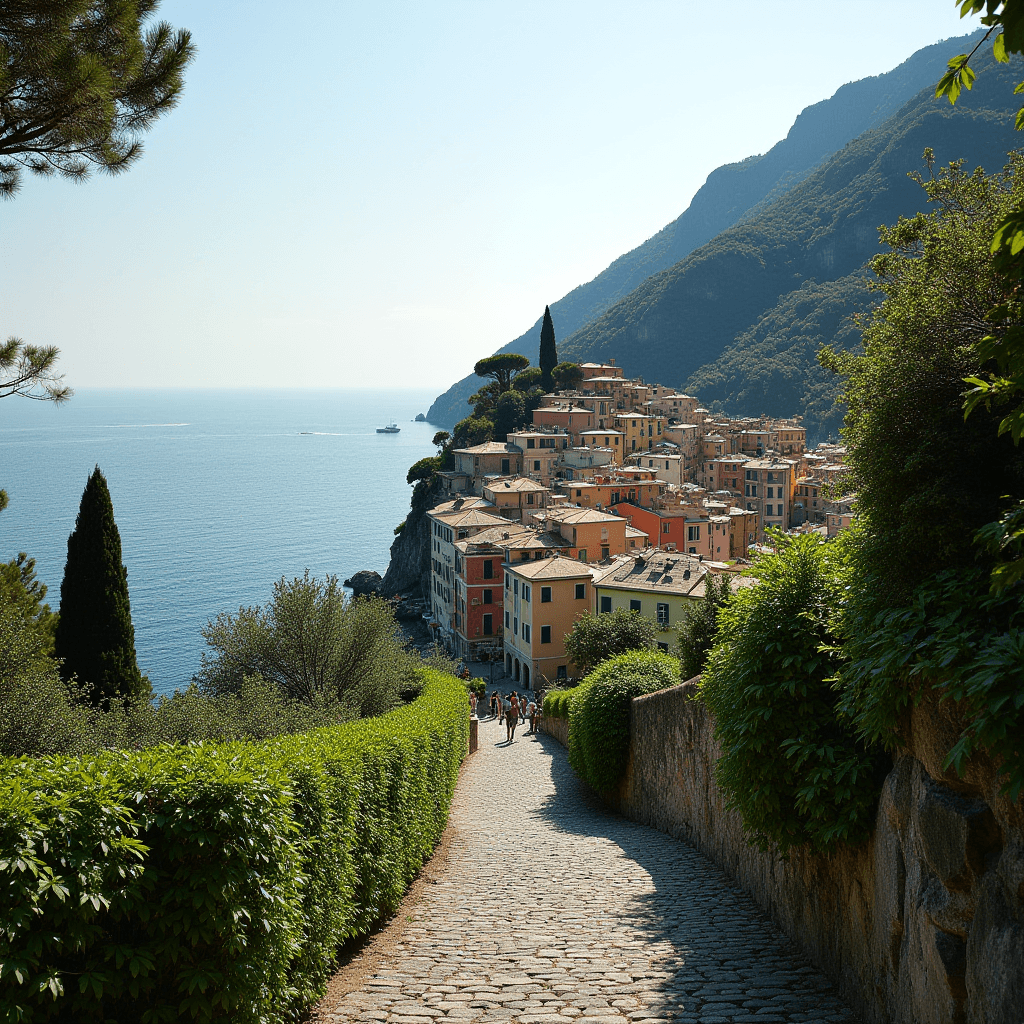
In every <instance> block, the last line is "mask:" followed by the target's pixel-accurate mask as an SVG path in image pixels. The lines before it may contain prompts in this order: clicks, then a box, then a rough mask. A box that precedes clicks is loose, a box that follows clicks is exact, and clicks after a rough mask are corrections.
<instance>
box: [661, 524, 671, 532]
mask: <svg viewBox="0 0 1024 1024" xmlns="http://www.w3.org/2000/svg"><path fill="white" fill-rule="evenodd" d="M671 531H672V524H671V523H662V524H661V532H662V533H671Z"/></svg>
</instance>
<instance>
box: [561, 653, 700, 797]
mask: <svg viewBox="0 0 1024 1024" xmlns="http://www.w3.org/2000/svg"><path fill="white" fill-rule="evenodd" d="M679 681H680V680H679V662H678V661H676V659H675V658H673V657H671V656H669V655H668V654H661V653H659V652H657V651H629V652H627V653H626V654H620V655H619V656H618V657H615V658H609V659H608V660H607V661H604V662H602V663H601V665H600V666H599V667H598V668H597V669H596V670H595V671H593V672H591V673H590V675H589V676H587V678H586V679H584V680H583V682H582V683H581V684H580V685H579V686H577V687H576V688H575V689H574V690H570V691H567V693H571V694H572V697H571V698H570V699H569V701H568V702H567V703H568V705H569V763H570V764H571V765H572V766H573V768H575V769H576V772H577V774H579V776H580V778H582V779H583V780H584V781H585V782H587V783H588V784H589V785H590V786H592V787H593V788H594V789H596V790H598V792H603V791H606V790H609V789H613V788H614V787H615V786H617V785H618V784H619V782H620V780H621V779H622V776H623V775H624V774H625V772H626V764H627V762H628V760H629V722H630V702H631V701H632V700H633V698H634V697H641V696H643V694H645V693H654V692H655V691H657V690H665V689H667V688H668V687H670V686H675V685H676V684H678V683H679Z"/></svg>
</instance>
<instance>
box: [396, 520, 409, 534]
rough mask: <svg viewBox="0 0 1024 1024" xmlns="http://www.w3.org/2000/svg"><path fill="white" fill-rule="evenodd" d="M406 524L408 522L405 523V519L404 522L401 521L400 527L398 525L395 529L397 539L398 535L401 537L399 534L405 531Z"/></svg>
mask: <svg viewBox="0 0 1024 1024" xmlns="http://www.w3.org/2000/svg"><path fill="white" fill-rule="evenodd" d="M405 522H406V521H405V520H404V519H403V520H402V521H401V522H400V523H399V524H398V525H397V526H396V527H395V536H396V537H397V536H398V535H399V534H400V533H401V532H402V531H403V530H404V529H405Z"/></svg>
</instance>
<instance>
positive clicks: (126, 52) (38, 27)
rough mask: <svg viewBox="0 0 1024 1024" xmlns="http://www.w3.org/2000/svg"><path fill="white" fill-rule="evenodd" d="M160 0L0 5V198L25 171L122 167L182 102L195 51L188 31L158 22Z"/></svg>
mask: <svg viewBox="0 0 1024 1024" xmlns="http://www.w3.org/2000/svg"><path fill="white" fill-rule="evenodd" d="M157 6H158V0H134V2H133V3H125V2H122V0H60V2H59V3H54V2H53V0H18V2H17V3H6V4H4V5H3V7H2V10H0V62H2V63H0V95H2V102H0V195H4V196H8V197H9V196H13V195H14V194H15V193H16V192H17V191H18V188H19V187H20V184H21V171H22V169H23V168H28V170H29V171H31V172H32V173H34V174H39V175H53V174H58V175H60V176H62V177H65V178H71V179H73V180H82V179H84V178H86V177H87V176H88V174H89V170H90V168H91V167H94V166H95V167H99V168H101V169H102V170H104V171H106V172H108V173H110V174H117V173H120V172H121V171H124V170H126V169H127V168H128V167H130V166H131V165H132V164H133V163H134V162H135V161H136V160H137V159H138V158H139V157H140V156H141V155H142V140H141V137H142V135H143V134H144V133H145V132H146V131H147V130H148V129H149V128H150V127H151V126H152V125H153V123H154V122H155V121H156V120H157V119H158V118H159V117H161V116H162V115H163V114H165V113H167V111H169V110H171V109H172V108H173V107H174V106H175V105H176V104H177V102H178V100H179V98H180V96H181V92H182V89H183V87H184V74H185V69H186V68H187V67H188V65H189V64H190V63H191V62H192V60H193V59H194V57H195V47H194V45H193V43H192V37H191V35H190V34H189V32H188V31H187V30H186V29H178V30H177V31H175V30H174V29H173V28H172V27H171V26H170V25H169V24H167V23H166V22H163V21H161V22H152V21H151V19H152V17H153V15H154V13H155V12H156V9H157Z"/></svg>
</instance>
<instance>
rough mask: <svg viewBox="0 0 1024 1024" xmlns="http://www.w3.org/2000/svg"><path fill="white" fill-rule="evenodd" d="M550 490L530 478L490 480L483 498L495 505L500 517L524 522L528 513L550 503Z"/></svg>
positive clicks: (486, 484)
mask: <svg viewBox="0 0 1024 1024" xmlns="http://www.w3.org/2000/svg"><path fill="white" fill-rule="evenodd" d="M548 494H549V488H547V487H545V486H544V485H543V484H539V483H538V482H537V481H536V480H531V479H530V478H529V477H525V476H518V477H512V478H510V479H504V480H502V479H498V480H488V481H487V483H485V484H484V486H483V496H484V497H485V498H486V499H487V500H488V501H490V502H493V503H494V507H495V508H496V509H497V511H498V514H499V515H503V516H507V517H508V518H509V519H516V520H519V521H520V522H522V521H523V519H524V517H525V514H526V513H531V514H532V513H533V512H535V511H537V509H541V508H544V506H545V505H547V503H548Z"/></svg>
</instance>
